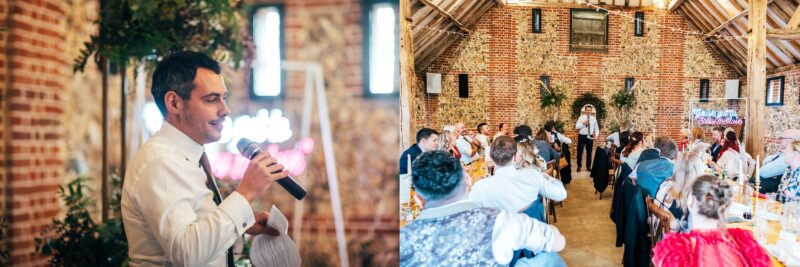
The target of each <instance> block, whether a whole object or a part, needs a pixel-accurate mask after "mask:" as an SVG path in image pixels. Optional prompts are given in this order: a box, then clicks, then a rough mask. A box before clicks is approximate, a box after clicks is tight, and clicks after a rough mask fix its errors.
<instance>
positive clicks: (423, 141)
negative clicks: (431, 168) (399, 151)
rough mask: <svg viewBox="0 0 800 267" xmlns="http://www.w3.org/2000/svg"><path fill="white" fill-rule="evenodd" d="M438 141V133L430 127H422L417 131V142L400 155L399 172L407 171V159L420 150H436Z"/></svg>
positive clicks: (417, 154)
mask: <svg viewBox="0 0 800 267" xmlns="http://www.w3.org/2000/svg"><path fill="white" fill-rule="evenodd" d="M438 143H439V133H437V132H436V130H434V129H431V128H422V129H419V131H417V143H416V144H413V145H411V147H409V148H408V149H406V151H403V155H400V174H406V173H408V165H409V159H411V161H413V160H414V159H415V158H417V156H419V154H422V152H427V151H432V150H436V147H437V146H438Z"/></svg>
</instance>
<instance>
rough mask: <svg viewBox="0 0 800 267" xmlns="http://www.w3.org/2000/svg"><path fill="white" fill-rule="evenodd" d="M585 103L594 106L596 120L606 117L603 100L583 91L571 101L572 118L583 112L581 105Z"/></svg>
mask: <svg viewBox="0 0 800 267" xmlns="http://www.w3.org/2000/svg"><path fill="white" fill-rule="evenodd" d="M587 104H590V105H592V106H594V109H595V112H596V114H597V121H598V122H600V121H603V119H605V118H606V104H605V102H603V100H602V99H600V98H599V97H597V96H596V95H594V94H592V93H585V94H583V95H581V96H579V97H578V98H575V101H573V102H572V118H573V119H577V118H578V117H579V116H580V115H581V113H583V106H585V105H587Z"/></svg>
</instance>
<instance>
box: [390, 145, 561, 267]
mask: <svg viewBox="0 0 800 267" xmlns="http://www.w3.org/2000/svg"><path fill="white" fill-rule="evenodd" d="M504 138H510V137H504ZM411 168H412V170H413V171H412V173H413V174H414V175H413V176H414V177H413V178H412V180H413V183H414V188H415V189H416V192H417V193H418V194H419V196H420V197H421V198H422V199H423V200H424V202H425V205H424V209H423V210H422V212H421V213H420V214H419V217H417V219H416V220H414V221H413V222H411V223H409V224H408V225H406V226H405V227H403V228H401V229H400V266H508V264H509V263H510V262H511V260H512V258H513V257H514V251H515V250H521V249H527V250H530V251H533V252H534V253H537V255H536V256H535V257H533V258H526V259H521V260H520V261H518V262H517V266H566V264H564V261H563V260H561V258H560V257H559V256H558V254H556V253H549V252H558V251H561V250H562V249H564V245H565V240H564V236H563V235H561V233H560V232H559V231H558V229H557V228H555V227H554V226H552V225H547V224H545V223H542V222H540V221H537V220H535V219H532V218H529V217H528V216H525V215H524V214H519V213H516V212H510V211H505V210H500V209H496V208H485V207H481V205H480V204H478V203H475V202H472V201H469V200H468V199H467V175H466V173H465V172H464V169H463V168H462V167H461V164H459V163H458V161H457V160H456V159H455V158H453V156H452V155H450V153H448V152H446V151H438V150H437V151H430V152H425V153H422V155H420V156H419V157H418V158H417V160H415V161H414V163H413V165H412V167H411Z"/></svg>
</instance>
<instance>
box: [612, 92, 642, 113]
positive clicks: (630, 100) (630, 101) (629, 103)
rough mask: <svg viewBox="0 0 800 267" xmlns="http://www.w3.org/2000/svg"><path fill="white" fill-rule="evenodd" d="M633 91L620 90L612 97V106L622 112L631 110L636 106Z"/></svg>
mask: <svg viewBox="0 0 800 267" xmlns="http://www.w3.org/2000/svg"><path fill="white" fill-rule="evenodd" d="M633 92H634V91H633V90H630V91H628V90H625V89H620V90H619V91H617V92H616V93H614V95H612V96H611V105H612V106H614V107H615V108H617V109H620V110H630V109H632V108H633V106H634V105H635V104H636V96H635V95H634V94H633Z"/></svg>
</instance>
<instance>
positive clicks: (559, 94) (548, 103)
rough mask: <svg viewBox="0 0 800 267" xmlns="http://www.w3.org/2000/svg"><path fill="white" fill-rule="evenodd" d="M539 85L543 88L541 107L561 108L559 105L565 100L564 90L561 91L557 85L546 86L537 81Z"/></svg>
mask: <svg viewBox="0 0 800 267" xmlns="http://www.w3.org/2000/svg"><path fill="white" fill-rule="evenodd" d="M539 83H540V84H541V85H542V87H544V90H543V91H542V103H541V107H542V108H546V107H556V108H559V107H561V103H563V102H564V100H566V99H567V94H565V93H564V90H561V88H559V87H558V86H557V85H550V86H546V85H545V84H544V83H543V82H542V81H539Z"/></svg>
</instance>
